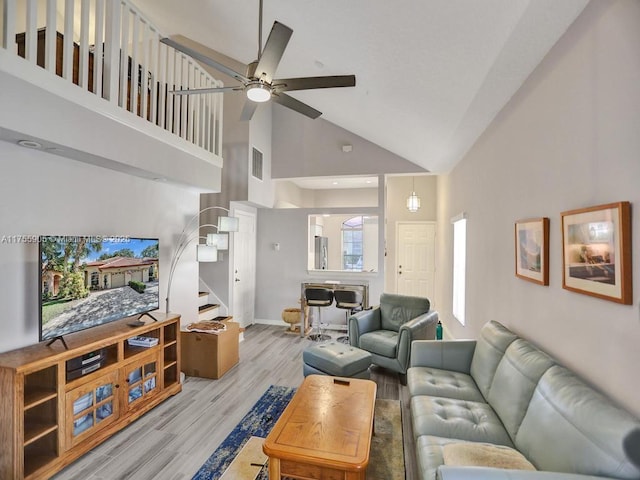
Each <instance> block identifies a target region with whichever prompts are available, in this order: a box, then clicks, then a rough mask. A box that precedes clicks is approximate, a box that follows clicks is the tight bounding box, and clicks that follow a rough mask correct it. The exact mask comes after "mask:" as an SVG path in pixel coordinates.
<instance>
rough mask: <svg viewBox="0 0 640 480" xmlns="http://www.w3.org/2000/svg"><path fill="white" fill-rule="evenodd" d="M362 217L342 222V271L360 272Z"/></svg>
mask: <svg viewBox="0 0 640 480" xmlns="http://www.w3.org/2000/svg"><path fill="white" fill-rule="evenodd" d="M362 223H363V217H361V216H360V217H352V218H350V219H349V220H345V221H344V222H342V269H343V270H350V271H356V272H361V271H362V250H363V249H362Z"/></svg>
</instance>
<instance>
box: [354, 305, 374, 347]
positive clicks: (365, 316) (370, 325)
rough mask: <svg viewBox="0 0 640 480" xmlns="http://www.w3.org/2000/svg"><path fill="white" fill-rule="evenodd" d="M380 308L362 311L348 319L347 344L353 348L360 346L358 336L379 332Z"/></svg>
mask: <svg viewBox="0 0 640 480" xmlns="http://www.w3.org/2000/svg"><path fill="white" fill-rule="evenodd" d="M380 326H381V319H380V307H374V308H372V309H370V310H363V311H361V312H358V313H356V314H354V315H351V316H350V317H349V343H350V344H351V346H353V347H359V346H360V335H364V334H365V333H367V332H373V331H374V330H380V328H381V327H380Z"/></svg>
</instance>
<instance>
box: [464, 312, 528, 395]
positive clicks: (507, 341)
mask: <svg viewBox="0 0 640 480" xmlns="http://www.w3.org/2000/svg"><path fill="white" fill-rule="evenodd" d="M516 338H518V336H517V335H516V334H515V333H513V332H511V331H509V330H508V329H507V328H505V327H503V326H502V325H501V324H500V323H498V322H495V321H490V322H489V323H487V324H485V326H484V327H482V329H481V330H480V336H479V338H478V341H477V343H476V349H475V351H474V353H473V358H472V359H471V369H470V370H471V376H472V377H473V379H474V380H475V382H476V385H478V388H479V389H480V392H481V393H482V395H483V396H484V398H487V397H488V396H489V388H490V387H491V382H493V376H494V375H495V373H496V369H497V368H498V365H499V364H500V361H501V360H502V357H503V356H504V352H505V351H506V350H507V347H509V345H511V342H513V341H514V340H515V339H516Z"/></svg>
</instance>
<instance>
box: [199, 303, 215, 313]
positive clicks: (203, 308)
mask: <svg viewBox="0 0 640 480" xmlns="http://www.w3.org/2000/svg"><path fill="white" fill-rule="evenodd" d="M219 306H220V305H218V304H217V303H207V304H205V305H200V306H199V307H198V313H204V312H208V311H209V310H213V309H214V308H218V307H219Z"/></svg>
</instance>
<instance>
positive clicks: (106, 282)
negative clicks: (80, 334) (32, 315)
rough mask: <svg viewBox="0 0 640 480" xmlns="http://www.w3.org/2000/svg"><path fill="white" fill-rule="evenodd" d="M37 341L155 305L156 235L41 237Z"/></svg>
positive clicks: (156, 283) (59, 335)
mask: <svg viewBox="0 0 640 480" xmlns="http://www.w3.org/2000/svg"><path fill="white" fill-rule="evenodd" d="M39 245H40V282H39V283H40V341H43V340H52V339H56V338H62V336H63V335H67V334H70V333H73V332H77V331H79V330H84V329H87V328H91V327H95V326H97V325H102V324H105V323H108V322H112V321H115V320H119V319H122V318H125V317H130V316H132V315H141V314H144V313H146V312H150V311H153V310H157V309H158V308H159V306H160V298H159V288H158V280H159V269H158V251H159V241H158V239H157V238H133V237H126V236H117V237H116V236H111V237H108V236H104V237H103V236H65V235H62V236H54V235H51V236H41V237H40V242H39Z"/></svg>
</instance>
